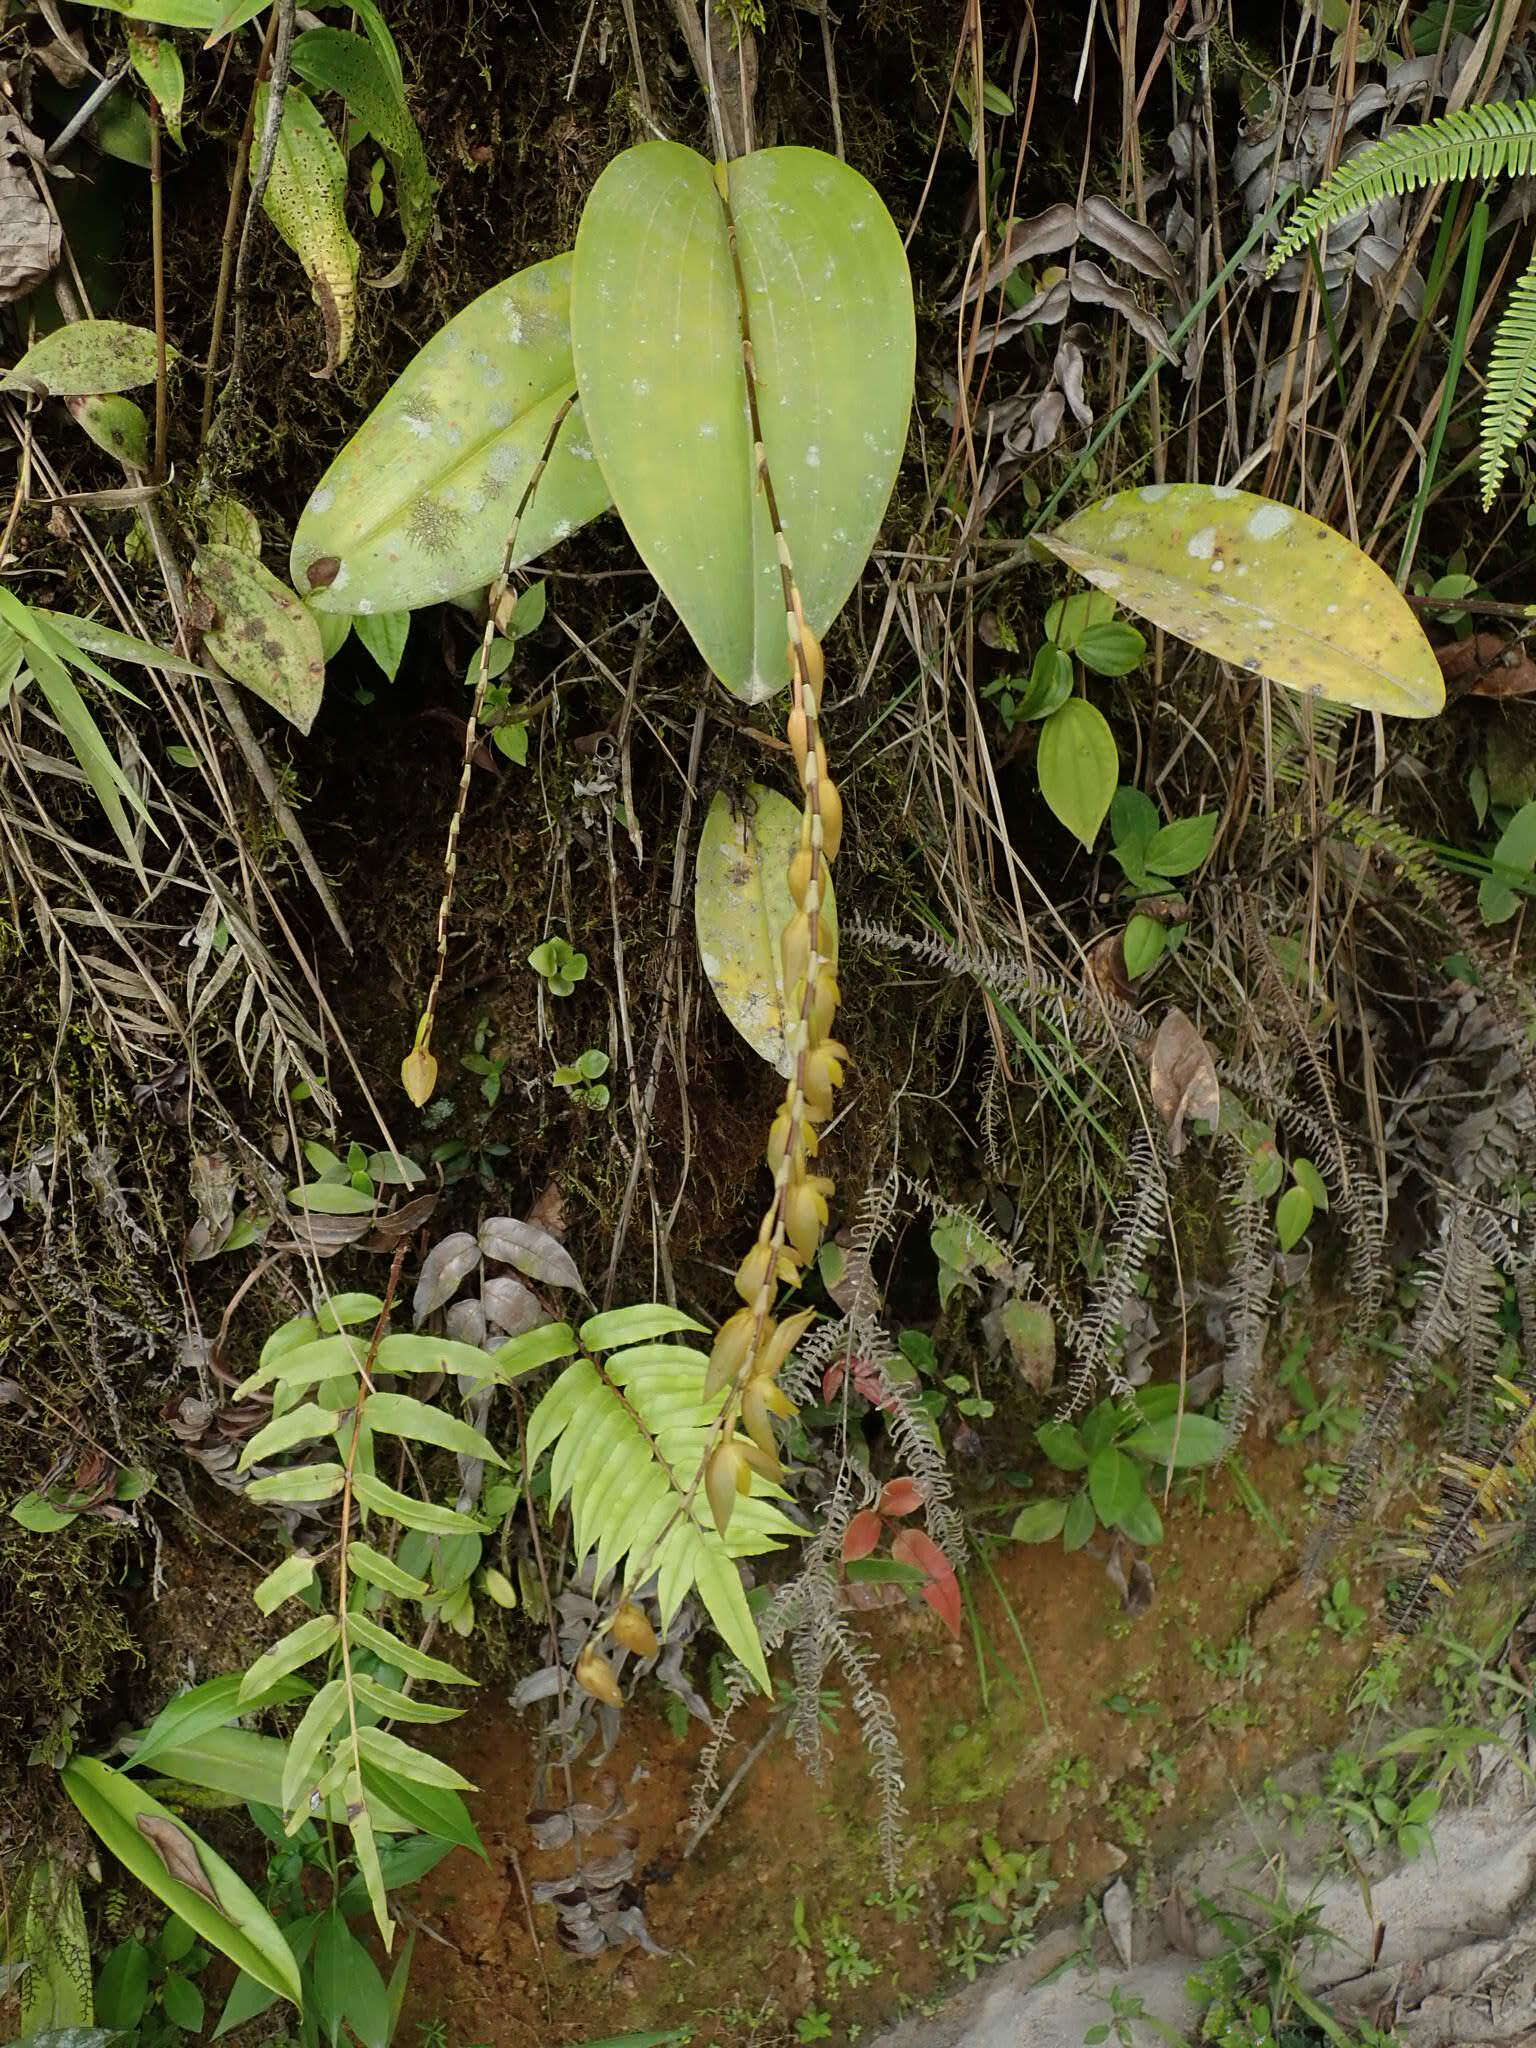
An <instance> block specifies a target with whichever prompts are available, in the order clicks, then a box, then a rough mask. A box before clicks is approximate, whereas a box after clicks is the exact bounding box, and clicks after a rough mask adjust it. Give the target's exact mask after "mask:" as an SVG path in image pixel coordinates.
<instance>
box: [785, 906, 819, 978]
mask: <svg viewBox="0 0 1536 2048" xmlns="http://www.w3.org/2000/svg"><path fill="white" fill-rule="evenodd" d="M779 949H780V952H781V954H782V955H783V965H784V986H785V988H786V989H791V988H793V987H794V985H795V983H796V982H797V981H804V980H805V977H806V971H807V969H808V968H809V967H810V964H811V920H810V919H809V918H808V917H807V916H806V914H805V912H804V911H803V910H797V911H796V912H795V914H794V916H793V917H792V918H791V919H790V920H789V923H788V924H787V925H785V927H784V933H783V937H782V938H781V939H780V941H779Z"/></svg>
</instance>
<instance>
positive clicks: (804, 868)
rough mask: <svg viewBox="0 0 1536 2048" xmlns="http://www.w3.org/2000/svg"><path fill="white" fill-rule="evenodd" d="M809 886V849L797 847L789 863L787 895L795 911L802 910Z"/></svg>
mask: <svg viewBox="0 0 1536 2048" xmlns="http://www.w3.org/2000/svg"><path fill="white" fill-rule="evenodd" d="M810 886H811V849H810V848H809V847H808V846H797V847H796V848H795V851H794V852H793V853H792V854H791V856H790V861H789V893H790V896H791V898H792V899H793V902H794V906H795V908H796V910H804V908H805V898H806V892H807V891H808V890H809V888H810Z"/></svg>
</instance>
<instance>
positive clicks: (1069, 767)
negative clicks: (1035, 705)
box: [1035, 697, 1120, 846]
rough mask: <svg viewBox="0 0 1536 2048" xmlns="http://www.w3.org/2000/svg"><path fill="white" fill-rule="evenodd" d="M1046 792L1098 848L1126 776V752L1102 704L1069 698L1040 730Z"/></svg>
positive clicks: (1038, 766) (1066, 820) (1071, 827)
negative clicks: (1121, 750)
mask: <svg viewBox="0 0 1536 2048" xmlns="http://www.w3.org/2000/svg"><path fill="white" fill-rule="evenodd" d="M1035 771H1036V773H1037V774H1038V775H1039V777H1040V794H1041V795H1042V796H1043V797H1044V798H1045V800H1046V802H1047V803H1048V804H1049V805H1050V807H1051V809H1052V810H1053V811H1054V812H1055V813H1056V815H1057V817H1058V818H1060V820H1061V822H1062V824H1063V825H1065V826H1066V828H1067V830H1068V831H1069V832H1071V833H1073V834H1074V835H1075V836H1076V837H1077V838H1079V839H1081V841H1082V842H1083V844H1084V846H1092V844H1093V842H1094V840H1095V839H1097V838H1098V836H1099V827H1100V826H1101V825H1102V824H1103V822H1104V814H1105V812H1106V811H1107V810H1108V809H1109V805H1110V799H1111V798H1112V797H1113V795H1114V793H1115V784H1116V782H1117V781H1118V780H1119V777H1120V755H1119V751H1118V749H1117V748H1116V746H1115V736H1114V734H1113V733H1112V732H1111V731H1110V729H1109V721H1108V720H1107V719H1106V718H1105V716H1104V714H1103V712H1102V711H1100V710H1099V708H1098V706H1097V705H1094V704H1090V703H1089V702H1088V701H1087V699H1086V698H1083V697H1069V698H1068V699H1067V701H1066V703H1065V704H1063V705H1061V706H1060V708H1059V709H1058V710H1055V711H1053V712H1052V713H1051V715H1050V717H1049V718H1048V719H1047V720H1046V721H1045V723H1044V725H1042V726H1041V728H1040V746H1039V749H1038V751H1037V753H1036V755H1035Z"/></svg>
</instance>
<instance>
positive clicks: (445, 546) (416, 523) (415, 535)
mask: <svg viewBox="0 0 1536 2048" xmlns="http://www.w3.org/2000/svg"><path fill="white" fill-rule="evenodd" d="M463 523H464V514H463V513H462V512H460V511H459V510H458V509H457V508H456V507H455V506H453V505H445V504H444V503H443V502H442V500H441V499H439V498H418V499H417V500H416V503H415V504H414V505H413V506H412V507H411V510H410V516H409V517H408V518H407V520H406V522H405V531H406V537H407V539H409V540H412V541H414V542H415V544H416V546H417V547H419V548H420V549H421V551H422V553H423V554H424V555H445V554H447V552H448V550H449V549H450V548H451V547H452V546H453V543H454V540H455V539H456V537H457V535H458V531H459V528H460V527H461V526H462V525H463Z"/></svg>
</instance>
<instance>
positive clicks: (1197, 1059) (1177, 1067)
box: [1152, 1003, 1221, 1158]
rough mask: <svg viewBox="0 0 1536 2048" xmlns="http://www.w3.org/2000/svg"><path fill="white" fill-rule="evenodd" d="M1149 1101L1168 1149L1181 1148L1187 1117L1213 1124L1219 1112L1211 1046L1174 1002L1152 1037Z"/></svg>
mask: <svg viewBox="0 0 1536 2048" xmlns="http://www.w3.org/2000/svg"><path fill="white" fill-rule="evenodd" d="M1152 1101H1153V1104H1154V1105H1155V1107H1156V1109H1157V1113H1158V1115H1159V1116H1160V1117H1161V1118H1162V1120H1163V1122H1164V1124H1165V1125H1166V1127H1167V1131H1168V1150H1169V1152H1170V1153H1171V1154H1172V1155H1173V1157H1174V1158H1177V1157H1178V1155H1179V1154H1180V1152H1182V1151H1183V1149H1184V1125H1185V1122H1186V1120H1192V1121H1194V1122H1196V1123H1202V1124H1208V1125H1210V1126H1211V1128H1212V1129H1214V1128H1215V1124H1216V1119H1217V1118H1218V1117H1219V1116H1220V1114H1221V1083H1220V1082H1219V1081H1218V1080H1217V1078H1216V1062H1215V1060H1214V1059H1212V1057H1211V1049H1210V1047H1209V1046H1208V1045H1207V1044H1206V1042H1205V1040H1204V1039H1203V1038H1202V1037H1201V1036H1200V1034H1199V1032H1198V1031H1197V1030H1196V1029H1195V1027H1194V1025H1193V1024H1191V1023H1190V1021H1189V1019H1188V1017H1186V1016H1185V1014H1184V1012H1183V1011H1182V1010H1181V1009H1180V1008H1179V1007H1178V1005H1177V1003H1175V1004H1174V1005H1173V1007H1172V1008H1171V1009H1170V1010H1169V1012H1168V1014H1167V1016H1166V1017H1164V1019H1163V1021H1162V1023H1161V1025H1160V1026H1159V1027H1158V1033H1157V1037H1156V1038H1155V1039H1154V1040H1153V1041H1152Z"/></svg>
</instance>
